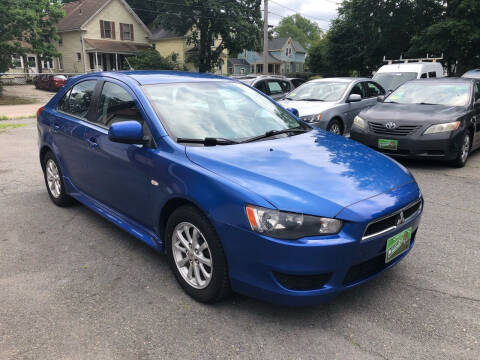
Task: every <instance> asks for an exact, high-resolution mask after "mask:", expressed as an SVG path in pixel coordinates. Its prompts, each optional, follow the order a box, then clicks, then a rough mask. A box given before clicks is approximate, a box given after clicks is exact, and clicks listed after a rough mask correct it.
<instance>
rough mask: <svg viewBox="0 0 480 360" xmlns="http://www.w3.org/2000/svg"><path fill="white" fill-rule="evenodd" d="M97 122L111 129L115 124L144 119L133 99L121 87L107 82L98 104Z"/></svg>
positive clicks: (141, 121)
mask: <svg viewBox="0 0 480 360" xmlns="http://www.w3.org/2000/svg"><path fill="white" fill-rule="evenodd" d="M96 119H97V122H98V123H100V124H102V125H104V126H106V127H110V126H111V125H112V124H113V123H116V122H121V121H130V120H135V121H138V122H140V123H142V124H143V118H142V115H141V113H140V111H139V110H138V108H137V105H135V100H134V99H133V97H132V96H131V95H130V94H129V93H128V92H127V90H125V89H124V88H123V87H121V86H120V85H117V84H114V83H111V82H105V83H104V85H103V89H102V94H101V95H100V99H99V102H98V108H97V117H96Z"/></svg>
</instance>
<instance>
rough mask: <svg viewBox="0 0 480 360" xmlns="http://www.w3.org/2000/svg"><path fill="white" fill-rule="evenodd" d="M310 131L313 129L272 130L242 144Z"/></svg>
mask: <svg viewBox="0 0 480 360" xmlns="http://www.w3.org/2000/svg"><path fill="white" fill-rule="evenodd" d="M310 130H311V129H300V128H292V129H283V130H270V131H267V132H266V133H265V134H263V135H258V136H254V137H251V138H248V139H247V140H243V141H241V143H249V142H252V141H257V140H261V139H265V138H269V137H271V136H275V135H280V134H288V133H304V132H308V131H310Z"/></svg>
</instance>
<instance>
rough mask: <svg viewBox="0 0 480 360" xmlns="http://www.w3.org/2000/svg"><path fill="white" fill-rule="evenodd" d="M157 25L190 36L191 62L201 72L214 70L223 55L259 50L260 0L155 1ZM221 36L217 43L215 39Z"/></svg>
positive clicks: (188, 40)
mask: <svg viewBox="0 0 480 360" xmlns="http://www.w3.org/2000/svg"><path fill="white" fill-rule="evenodd" d="M152 1H153V2H154V3H155V4H154V8H155V10H156V14H157V15H158V17H157V19H156V21H155V24H156V25H158V26H162V27H163V28H165V29H167V30H171V31H175V32H177V33H179V34H186V35H187V42H188V43H189V44H192V45H193V46H194V51H193V52H192V53H191V56H190V59H189V60H190V61H193V62H194V63H195V64H196V65H197V66H198V69H199V71H200V72H207V71H212V70H213V69H214V68H215V67H216V66H218V65H219V64H220V61H221V54H222V52H223V51H224V50H228V52H229V53H230V54H237V53H239V52H241V51H243V50H244V49H246V50H259V49H260V44H261V41H260V38H261V30H260V29H261V27H262V19H261V12H260V3H261V0H222V1H220V0H176V1H175V2H172V1H171V0H165V1H164V0H152ZM214 39H219V41H218V44H217V43H216V45H217V46H215V47H213V46H211V45H212V41H213V40H214Z"/></svg>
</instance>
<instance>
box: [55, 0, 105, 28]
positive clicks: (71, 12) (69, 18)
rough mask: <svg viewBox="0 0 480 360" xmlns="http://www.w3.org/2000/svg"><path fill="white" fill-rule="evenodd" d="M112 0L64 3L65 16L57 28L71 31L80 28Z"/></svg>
mask: <svg viewBox="0 0 480 360" xmlns="http://www.w3.org/2000/svg"><path fill="white" fill-rule="evenodd" d="M110 1H111V0H77V1H73V2H69V3H66V4H63V5H62V7H63V10H64V11H65V16H64V17H63V18H62V19H61V20H60V21H59V23H58V26H57V30H58V31H59V32H62V31H70V30H80V29H81V27H82V25H83V24H85V23H86V22H87V21H88V20H89V19H90V18H91V17H92V16H93V15H95V13H96V12H97V11H99V10H100V9H101V8H103V7H104V6H105V5H106V3H107V2H110Z"/></svg>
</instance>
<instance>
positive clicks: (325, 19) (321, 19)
mask: <svg viewBox="0 0 480 360" xmlns="http://www.w3.org/2000/svg"><path fill="white" fill-rule="evenodd" d="M270 1H271V2H272V3H274V4H275V5H277V6H280V7H283V8H285V9H287V10H290V11H293V12H295V13H298V14H300V15H302V16H304V17H309V18H311V19H314V20H318V21H330V19H329V18H319V17H315V16H310V15H306V14H304V13H302V12H301V11H300V10H297V9H294V8H291V7H288V6H285V5H282V4H280V3H278V2H276V1H273V0H270ZM331 1H333V0H331ZM334 3H335V2H334ZM335 4H336V3H335Z"/></svg>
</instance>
